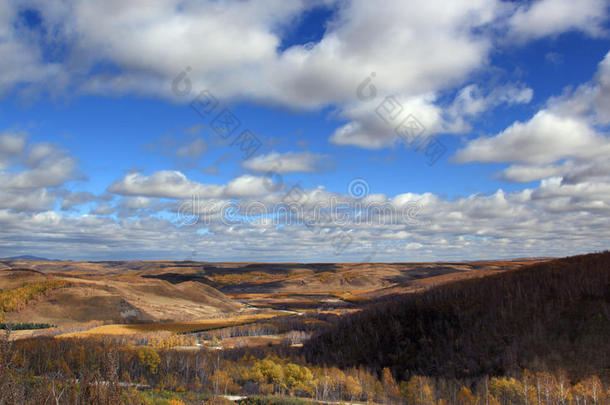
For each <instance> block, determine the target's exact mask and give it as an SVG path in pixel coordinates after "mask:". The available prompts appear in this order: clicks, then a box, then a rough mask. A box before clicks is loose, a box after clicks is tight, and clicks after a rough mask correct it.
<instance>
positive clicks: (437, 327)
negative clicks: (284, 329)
mask: <svg viewBox="0 0 610 405" xmlns="http://www.w3.org/2000/svg"><path fill="white" fill-rule="evenodd" d="M306 354H307V358H308V359H309V361H311V362H313V363H326V364H332V365H336V366H339V367H351V366H354V365H366V366H368V367H371V368H372V369H376V370H378V371H380V370H381V369H382V368H384V367H389V368H390V370H392V372H393V373H394V375H397V376H398V377H399V378H400V379H403V380H408V379H409V378H410V376H411V375H414V374H419V375H427V376H434V377H446V378H470V377H480V376H483V375H506V374H511V373H512V374H514V373H518V372H520V371H521V370H523V369H526V368H528V369H534V370H547V369H550V370H559V369H565V370H566V371H567V372H568V374H569V375H570V376H571V377H572V378H582V377H586V376H587V375H592V374H595V373H600V372H601V373H603V374H604V377H605V378H607V377H608V374H609V373H610V252H603V253H598V254H589V255H584V256H575V257H569V258H564V259H558V260H553V261H549V262H543V263H539V264H534V265H529V266H526V267H524V268H522V269H518V270H513V271H507V272H502V273H499V274H496V275H492V276H488V277H483V278H477V279H470V280H464V281H459V282H456V283H451V284H447V285H443V286H439V287H436V288H433V289H431V290H428V291H426V292H423V293H419V294H411V295H402V296H395V297H391V298H390V299H388V300H386V302H384V303H379V304H377V305H374V306H372V307H369V308H368V309H366V310H365V311H362V312H360V313H355V314H352V315H350V316H346V317H342V318H341V319H340V320H339V321H338V322H337V323H336V324H335V325H333V326H331V327H329V328H327V330H325V331H324V332H322V333H319V334H317V335H316V336H314V337H313V338H312V339H311V340H309V342H308V343H307V344H306Z"/></svg>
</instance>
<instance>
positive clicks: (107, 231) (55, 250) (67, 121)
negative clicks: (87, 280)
mask: <svg viewBox="0 0 610 405" xmlns="http://www.w3.org/2000/svg"><path fill="white" fill-rule="evenodd" d="M609 13H610V1H608V0H579V1H574V0H534V1H523V2H518V1H500V0H452V1H449V2H447V1H444V0H421V1H420V0H409V1H406V0H387V1H384V2H371V1H367V0H352V1H348V0H310V1H305V0H302V1H298V0H256V1H247V0H239V1H238V0H185V1H178V0H158V1H154V2H152V1H147V0H136V1H129V2H125V1H118V0H109V1H103V2H102V1H85V0H67V1H66V0H62V1H59V0H20V1H11V0H9V1H2V2H0V20H1V24H0V96H1V100H0V257H3V256H15V255H21V254H32V255H38V256H45V257H50V258H65V259H92V260H106V259H178V260H183V259H192V260H202V261H205V260H210V261H214V260H224V261H332V262H336V261H343V262H345V261H359V262H360V261H424V260H426V261H429V260H471V259H492V258H509V257H524V256H565V255H569V254H576V253H583V252H591V251H598V250H604V249H607V248H608V246H609V242H610V159H608V157H609V156H610V21H609V18H608V17H609Z"/></svg>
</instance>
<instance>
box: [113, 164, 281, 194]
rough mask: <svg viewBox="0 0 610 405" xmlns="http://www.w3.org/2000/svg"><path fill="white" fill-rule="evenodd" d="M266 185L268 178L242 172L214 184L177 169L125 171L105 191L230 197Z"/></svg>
mask: <svg viewBox="0 0 610 405" xmlns="http://www.w3.org/2000/svg"><path fill="white" fill-rule="evenodd" d="M268 187H269V180H268V179H266V178H263V177H255V176H250V175H243V176H240V177H238V178H236V179H234V180H232V181H231V182H229V183H228V184H227V185H217V184H203V183H198V182H196V181H192V180H189V179H188V178H187V177H186V176H185V175H184V174H183V173H181V172H179V171H176V170H161V171H157V172H154V173H152V174H151V175H150V176H146V175H143V174H142V173H130V174H127V175H126V176H125V177H124V178H123V179H121V180H118V181H116V182H114V183H112V184H111V185H110V186H109V187H108V191H109V192H111V193H115V194H121V195H131V196H148V197H161V198H177V199H185V198H186V199H188V198H192V197H193V196H198V197H201V198H224V197H228V198H233V197H247V196H253V195H262V194H265V193H266V192H267V188H268Z"/></svg>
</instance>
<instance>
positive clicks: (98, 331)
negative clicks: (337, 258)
mask: <svg viewBox="0 0 610 405" xmlns="http://www.w3.org/2000/svg"><path fill="white" fill-rule="evenodd" d="M279 315H282V313H281V312H265V313H260V314H251V315H237V316H234V317H230V318H218V319H201V320H198V321H191V322H159V323H139V324H138V323H135V324H111V325H103V326H98V327H96V328H93V329H89V330H87V331H80V332H73V333H66V334H64V335H59V336H57V337H58V338H66V337H90V336H96V335H131V334H135V333H147V332H161V331H166V332H172V333H189V332H197V331H202V330H209V329H217V328H226V327H229V326H237V325H244V324H247V323H252V322H256V321H259V320H264V319H271V318H275V317H276V316H279Z"/></svg>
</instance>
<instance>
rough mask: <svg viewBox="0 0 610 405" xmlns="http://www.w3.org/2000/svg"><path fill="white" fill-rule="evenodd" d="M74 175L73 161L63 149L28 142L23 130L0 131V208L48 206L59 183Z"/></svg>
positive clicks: (34, 208) (14, 208)
mask: <svg viewBox="0 0 610 405" xmlns="http://www.w3.org/2000/svg"><path fill="white" fill-rule="evenodd" d="M77 177H78V171H77V164H76V161H75V160H74V158H72V157H71V156H70V155H68V154H67V152H66V151H64V150H62V149H60V148H58V147H57V146H55V145H51V144H47V143H32V144H29V145H28V144H27V137H26V135H25V134H22V133H17V134H15V133H10V132H8V133H6V132H5V133H2V134H0V208H7V209H12V210H17V211H19V210H24V211H35V210H41V209H46V208H49V207H50V206H51V204H52V203H53V202H55V201H56V200H57V199H58V198H59V194H58V191H59V187H61V186H63V185H64V184H66V183H67V182H69V181H71V180H74V179H76V178H77Z"/></svg>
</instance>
